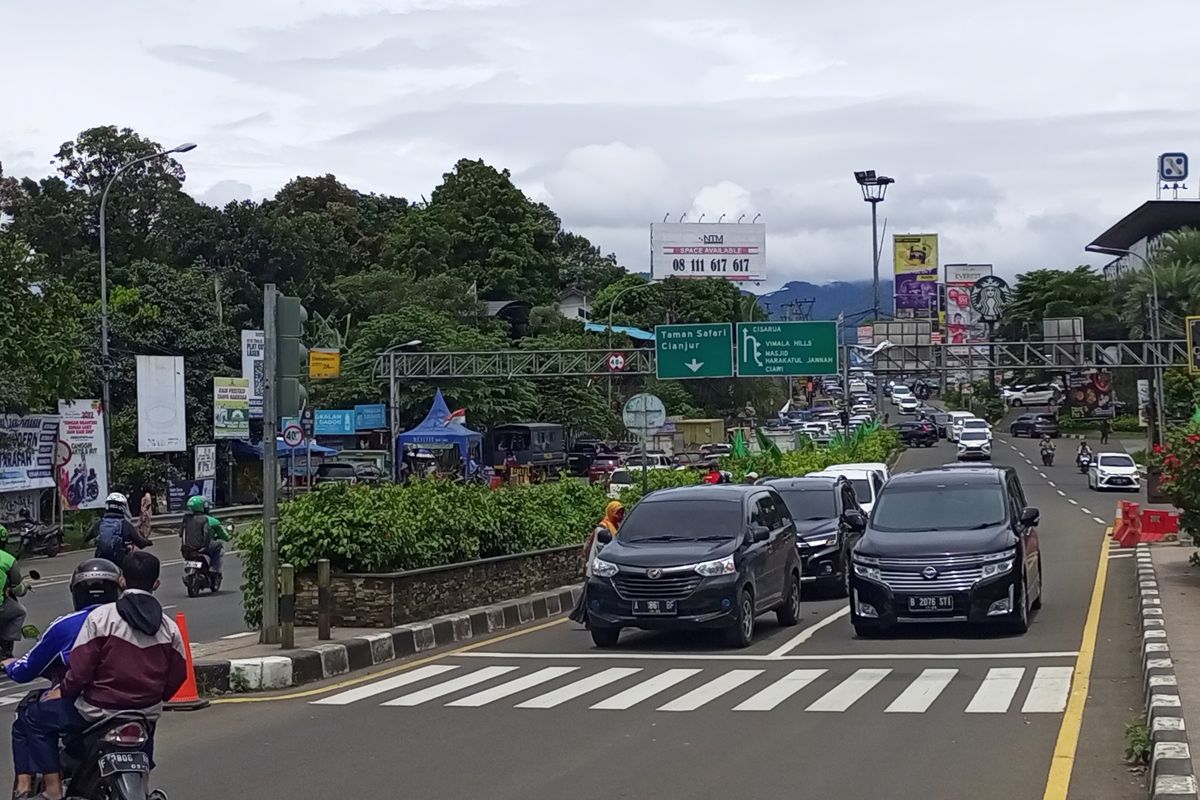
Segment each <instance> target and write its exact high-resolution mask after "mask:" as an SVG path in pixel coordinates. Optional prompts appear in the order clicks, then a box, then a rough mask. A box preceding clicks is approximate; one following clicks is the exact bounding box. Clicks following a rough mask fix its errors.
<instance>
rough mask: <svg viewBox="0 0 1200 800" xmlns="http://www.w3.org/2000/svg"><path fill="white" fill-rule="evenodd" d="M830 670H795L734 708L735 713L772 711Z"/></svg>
mask: <svg viewBox="0 0 1200 800" xmlns="http://www.w3.org/2000/svg"><path fill="white" fill-rule="evenodd" d="M826 672H828V670H824V669H794V670H792V671H791V672H789V673H788V674H787V675H785V676H783V677H782V678H780V679H779V680H777V681H775V682H774V683H772V684H771V685H770V686H768V687H767V688H765V689H763V690H762V691H760V692H758V693H757V694H755V695H754V696H753V697H751V698H750V699H748V700H745V701H743V702H741V703H739V704H737V705H736V706H734V707H733V710H734V711H770V710H771V709H773V708H775V706H777V705H779V704H780V703H782V702H783V701H784V700H787V699H788V698H789V697H791V696H792V695H794V694H795V693H796V692H798V691H800V690H801V689H803V688H804V687H805V686H808V685H809V684H810V683H812V682H813V681H815V680H816V679H817V678H819V677H821V676H822V675H824V674H825V673H826Z"/></svg>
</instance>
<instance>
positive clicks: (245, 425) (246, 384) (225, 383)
mask: <svg viewBox="0 0 1200 800" xmlns="http://www.w3.org/2000/svg"><path fill="white" fill-rule="evenodd" d="M213 438H214V439H249V438H250V381H248V380H247V379H245V378H213Z"/></svg>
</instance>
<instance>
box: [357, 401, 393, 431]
mask: <svg viewBox="0 0 1200 800" xmlns="http://www.w3.org/2000/svg"><path fill="white" fill-rule="evenodd" d="M387 426H388V422H387V406H385V405H384V404H383V403H365V404H362V405H357V406H355V407H354V429H355V430H356V431H374V430H379V429H381V428H386V427H387Z"/></svg>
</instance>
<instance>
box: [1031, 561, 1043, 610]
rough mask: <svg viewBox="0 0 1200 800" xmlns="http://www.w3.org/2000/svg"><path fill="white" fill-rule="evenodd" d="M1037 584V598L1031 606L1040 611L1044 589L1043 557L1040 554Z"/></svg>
mask: <svg viewBox="0 0 1200 800" xmlns="http://www.w3.org/2000/svg"><path fill="white" fill-rule="evenodd" d="M1037 586H1038V593H1037V599H1036V600H1034V601H1033V605H1032V606H1030V608H1032V609H1033V610H1034V611H1040V610H1041V608H1042V589H1043V586H1042V557H1041V556H1040V555H1039V556H1038V584H1037Z"/></svg>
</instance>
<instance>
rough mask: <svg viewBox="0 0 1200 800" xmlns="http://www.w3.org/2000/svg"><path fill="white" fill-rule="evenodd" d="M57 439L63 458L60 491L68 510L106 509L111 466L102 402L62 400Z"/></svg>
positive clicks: (59, 472) (59, 475)
mask: <svg viewBox="0 0 1200 800" xmlns="http://www.w3.org/2000/svg"><path fill="white" fill-rule="evenodd" d="M58 414H59V416H60V417H61V418H62V419H61V421H60V422H59V426H58V438H59V439H60V440H61V441H62V442H63V445H64V446H63V448H62V449H63V455H65V456H68V457H67V458H66V459H65V461H64V462H63V463H62V465H61V466H59V468H58V491H59V492H60V493H61V494H62V498H63V505H64V506H65V507H66V509H67V510H68V511H78V510H80V509H85V508H104V498H105V497H106V496H107V495H108V465H107V463H106V458H105V453H104V410H103V407H102V406H101V405H100V401H99V400H71V401H66V400H59V401H58Z"/></svg>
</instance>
